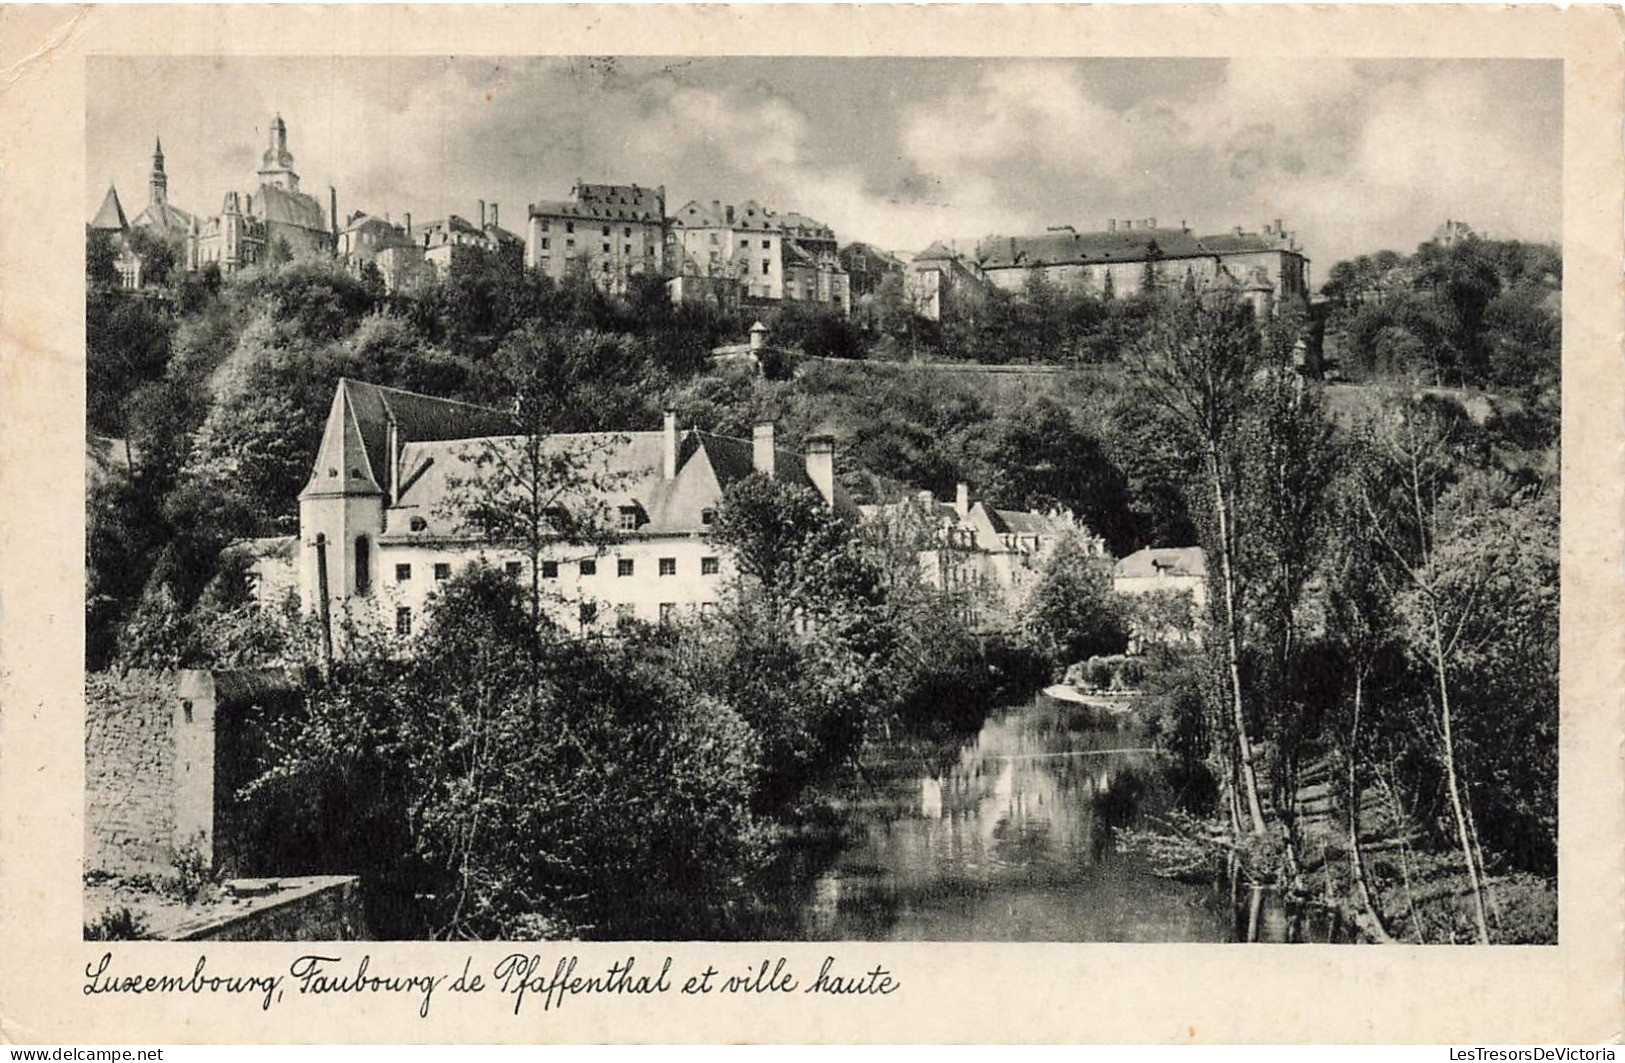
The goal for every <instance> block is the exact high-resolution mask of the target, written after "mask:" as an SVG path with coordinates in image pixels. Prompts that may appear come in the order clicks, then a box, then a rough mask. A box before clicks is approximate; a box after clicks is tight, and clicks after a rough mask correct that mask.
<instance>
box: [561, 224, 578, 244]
mask: <svg viewBox="0 0 1625 1063" xmlns="http://www.w3.org/2000/svg"><path fill="white" fill-rule="evenodd" d="M564 231H565V232H567V233H573V232H575V231H576V223H575V222H573V221H567V222H565V223H564ZM570 242H571V243H572V244H573V243H575V241H574V240H571V241H570Z"/></svg>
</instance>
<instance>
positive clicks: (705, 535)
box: [260, 380, 857, 635]
mask: <svg viewBox="0 0 1625 1063" xmlns="http://www.w3.org/2000/svg"><path fill="white" fill-rule="evenodd" d="M515 428H516V426H515V424H514V422H513V419H512V418H511V417H510V416H509V415H507V414H505V413H503V412H501V411H499V410H491V409H486V408H483V407H478V406H470V405H467V404H465V403H460V402H452V401H449V400H446V399H437V398H431V397H429V396H426V395H417V394H413V393H411V392H407V391H400V390H397V389H394V388H386V387H380V386H377V385H374V384H365V383H362V382H360V381H355V380H340V381H339V384H338V388H337V390H336V392H335V394H334V396H333V404H332V407H331V409H330V410H329V413H328V419H327V427H326V430H325V432H324V434H323V436H322V442H321V446H320V449H319V450H318V453H317V455H316V460H315V464H314V468H313V469H312V470H311V477H310V481H309V483H308V484H307V485H306V486H305V489H304V491H303V492H302V493H301V494H300V496H299V538H298V541H297V549H296V551H294V553H295V555H296V556H295V557H293V558H291V559H290V561H289V563H290V564H292V565H294V566H295V568H296V571H297V581H298V586H299V594H300V600H301V601H302V602H303V603H304V606H305V608H307V609H311V610H315V611H318V612H319V613H322V614H323V615H325V616H326V617H327V621H328V624H329V625H330V627H329V630H334V631H336V630H337V624H338V620H339V618H340V617H342V616H344V615H350V616H353V617H356V618H360V619H372V620H374V621H376V622H379V623H382V624H384V625H386V626H387V627H388V629H390V630H393V631H395V632H396V633H397V634H400V635H407V634H410V633H411V632H412V631H413V630H415V628H416V626H417V624H418V622H419V617H420V616H421V614H422V611H423V608H424V605H425V604H426V603H427V601H428V598H429V596H430V594H432V593H433V591H434V589H435V587H436V586H437V585H438V584H439V583H440V582H441V581H442V580H445V579H447V578H449V577H450V576H451V575H452V573H454V572H455V571H457V569H459V568H461V567H463V566H464V565H467V564H468V563H470V562H472V561H475V560H476V559H484V560H486V561H488V562H490V563H491V564H493V565H497V566H500V567H502V568H503V569H505V570H506V571H507V572H508V573H509V574H510V575H512V576H513V577H514V578H516V579H519V580H522V581H523V582H525V583H527V584H528V583H529V581H530V578H531V574H530V573H529V572H528V571H527V570H526V569H527V566H528V564H529V560H528V558H527V557H526V556H525V552H524V551H523V549H522V548H521V545H520V544H516V543H511V542H501V541H492V540H489V539H487V538H485V537H484V536H483V535H481V534H480V533H479V532H478V531H476V530H472V529H471V527H470V525H469V523H468V522H467V521H465V520H464V519H463V518H462V517H461V516H460V515H459V513H458V506H457V495H458V492H459V487H458V483H459V481H462V482H465V483H466V482H468V481H471V480H477V479H478V478H480V477H482V476H488V475H491V473H490V472H489V471H488V468H487V467H486V466H483V465H480V464H477V463H476V459H477V458H478V457H479V456H480V455H481V454H484V453H490V452H491V451H492V450H493V449H496V450H501V449H504V448H508V447H514V446H518V445H520V444H522V442H523V440H524V438H525V437H523V436H515V435H514V434H513V433H514V432H515ZM546 445H547V446H548V447H549V448H554V449H556V450H558V451H559V452H565V451H568V452H570V453H574V454H577V455H582V456H584V458H583V460H584V461H586V462H587V465H588V471H590V472H592V473H596V474H598V475H599V476H601V477H602V478H603V482H605V483H606V484H607V485H608V486H607V487H606V488H605V489H604V490H603V492H602V493H601V494H600V495H597V496H595V497H594V498H593V499H592V500H591V506H592V508H594V509H600V508H603V509H607V511H608V512H609V513H611V514H613V515H614V516H615V518H616V521H617V528H616V529H615V533H616V535H615V539H614V541H613V542H612V543H610V544H608V545H605V546H583V545H577V544H573V543H570V542H567V541H565V540H564V539H563V538H561V539H560V540H559V541H558V542H557V543H556V544H553V545H552V546H550V547H549V549H548V550H547V551H546V553H545V555H544V557H543V559H542V560H541V562H540V573H539V578H540V580H541V583H542V585H543V586H544V588H545V589H546V591H547V592H548V599H549V603H550V604H549V608H550V609H551V611H552V615H553V616H554V618H555V620H556V621H557V622H558V623H559V624H560V625H561V626H562V627H564V628H566V629H567V630H570V631H574V632H579V633H582V634H593V633H597V632H601V631H607V630H610V629H612V628H613V626H614V624H615V622H616V621H617V620H619V619H632V618H636V619H640V620H646V621H663V620H668V619H672V618H674V617H676V616H677V615H678V614H679V613H681V612H684V611H689V610H695V611H703V610H705V609H707V608H709V607H711V606H713V605H714V604H715V602H716V601H717V600H718V597H719V596H720V594H721V592H722V588H723V586H724V584H725V581H726V580H727V578H728V577H729V575H730V574H731V573H732V572H733V564H732V561H731V559H730V558H729V557H728V556H727V555H726V553H725V552H723V551H720V550H719V549H718V548H717V547H716V546H715V545H714V544H712V542H711V541H710V535H709V528H710V525H711V524H712V522H713V521H714V519H715V517H716V513H717V510H718V508H719V507H720V505H721V503H722V496H723V492H724V491H725V490H726V489H727V487H728V485H729V484H731V483H733V482H735V481H737V480H739V479H741V478H743V477H745V476H749V475H750V474H752V473H753V472H760V473H763V474H765V475H768V476H772V477H776V478H778V479H780V480H788V481H790V482H793V483H796V484H800V485H803V486H806V487H809V488H811V489H812V490H815V491H817V492H818V494H819V495H820V496H821V497H822V498H823V499H824V500H825V502H826V503H827V504H828V505H830V506H831V507H833V508H835V509H838V510H841V511H843V512H846V513H848V514H849V515H851V516H853V517H856V516H857V508H856V507H855V506H853V504H852V503H851V501H850V500H849V499H848V498H847V496H846V494H845V492H844V491H842V489H841V488H840V487H839V486H838V485H837V484H836V481H835V447H834V441H833V440H832V439H830V438H828V437H815V438H813V439H811V440H809V442H808V446H807V452H806V454H805V455H799V454H792V453H790V452H787V451H784V450H781V449H779V448H778V447H777V446H776V445H775V441H774V432H773V425H771V424H761V425H758V426H756V429H755V433H754V437H753V438H752V439H750V440H743V439H732V438H728V437H725V436H720V435H716V434H715V433H711V432H705V431H700V430H698V429H692V428H691V429H687V430H679V428H678V425H677V418H676V415H675V414H671V413H668V414H667V415H666V417H665V423H664V425H663V426H662V428H661V429H660V430H659V431H652V432H651V431H638V432H620V433H586V434H576V435H554V436H550V437H548V439H547V442H546ZM564 519H567V514H564V513H561V523H563V522H564ZM260 553H264V551H260ZM261 579H262V581H264V582H265V583H267V584H270V585H276V584H277V582H278V581H277V580H276V579H275V578H273V577H269V576H265V575H262V577H261Z"/></svg>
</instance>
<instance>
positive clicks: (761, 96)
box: [80, 42, 1617, 1037]
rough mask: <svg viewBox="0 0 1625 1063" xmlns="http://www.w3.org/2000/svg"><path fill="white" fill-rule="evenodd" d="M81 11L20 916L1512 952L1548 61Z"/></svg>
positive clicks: (1546, 446)
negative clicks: (74, 851) (74, 440)
mask: <svg viewBox="0 0 1625 1063" xmlns="http://www.w3.org/2000/svg"><path fill="white" fill-rule="evenodd" d="M736 43H738V42H736ZM85 64H86V66H85V79H86V81H85V86H86V88H85V114H84V129H85V136H84V156H85V166H84V173H85V175H86V183H85V186H84V188H83V190H82V195H81V197H80V199H81V201H82V213H83V217H84V221H85V224H84V270H85V272H84V278H83V290H84V321H83V334H84V354H85V362H84V389H85V390H84V394H85V407H84V427H85V439H84V444H85V480H84V483H85V495H84V516H85V557H84V581H85V582H84V603H83V604H84V671H85V677H84V697H85V710H84V711H85V718H84V719H85V724H84V742H83V748H84V758H85V759H84V796H83V807H84V830H83V835H84V837H83V846H84V849H83V887H82V888H83V928H84V938H85V939H87V940H95V941H103V940H115V939H160V940H168V941H306V940H319V941H343V940H364V941H382V942H390V941H499V940H500V941H527V942H536V941H540V942H547V941H572V942H593V941H617V942H625V941H644V942H646V941H659V942H666V941H673V942H683V941H700V942H1049V943H1097V942H1134V943H1164V944H1168V943H1229V944H1237V945H1241V944H1248V943H1266V944H1285V943H1301V944H1304V945H1313V944H1319V945H1328V944H1330V945H1339V946H1346V947H1347V948H1349V949H1352V948H1353V947H1354V946H1357V945H1359V944H1383V945H1410V946H1418V945H1430V946H1431V945H1486V944H1495V945H1529V946H1541V945H1545V946H1552V945H1557V944H1558V943H1559V932H1558V923H1559V920H1558V913H1559V891H1558V870H1559V868H1558V838H1559V831H1560V818H1561V817H1560V815H1559V802H1558V776H1559V772H1558V768H1559V682H1558V680H1559V612H1560V605H1562V604H1563V600H1562V597H1561V595H1560V587H1559V530H1560V524H1559V516H1560V514H1559V504H1558V503H1559V493H1560V485H1561V480H1560V471H1561V472H1563V473H1564V474H1567V469H1563V468H1562V467H1561V466H1560V460H1559V453H1560V452H1559V442H1560V435H1561V428H1562V423H1563V417H1562V413H1563V411H1562V404H1561V388H1560V385H1561V384H1562V378H1563V373H1562V358H1561V350H1562V345H1563V335H1562V326H1563V321H1564V318H1563V309H1564V307H1563V303H1564V281H1563V273H1564V248H1563V244H1562V234H1563V219H1564V200H1563V190H1564V172H1563V167H1564V158H1565V143H1564V105H1565V91H1564V72H1565V71H1564V61H1563V59H1561V58H1442V57H1437V56H1434V57H1426V58H1369V59H1366V58H1336V57H1327V56H1324V55H1318V54H1316V55H1308V54H1306V55H1305V56H1304V57H1301V58H1293V57H1287V58H1282V57H1265V56H1257V57H1244V56H1235V57H1230V58H1223V57H1217V58H1154V57H1146V56H1145V55H1143V54H1135V55H1124V56H1122V57H1093V58H1044V57H1012V56H1002V55H1001V56H995V55H989V56H986V57H977V56H975V55H954V56H931V57H917V58H909V57H900V56H884V55H876V56H841V55H827V56H808V55H797V56H784V55H774V56H751V55H735V56H709V57H706V56H693V55H650V54H635V55H634V54H621V55H613V54H612V55H601V56H599V55H586V54H581V55H565V56H545V57H536V56H525V55H516V56H513V57H493V56H488V55H479V56H471V55H467V54H458V55H453V54H451V51H450V50H449V49H448V51H447V53H446V54H444V55H433V54H419V55H405V54H400V55H366V56H363V55H355V56H342V55H341V56H333V55H331V54H310V55H302V56H246V55H227V54H220V55H210V54H187V55H183V56H174V55H162V54H149V55H136V54H131V55H91V56H89V57H87V58H86V60H85ZM1616 265H1617V263H1616ZM1616 567H1617V555H1616ZM1615 619H1616V620H1617V618H1615ZM1609 799H1610V800H1613V799H1617V794H1610V795H1609ZM1565 822H1566V821H1565ZM1565 896H1566V894H1565ZM1565 943H1567V942H1566V941H1565ZM1271 955H1274V954H1271ZM1339 955H1348V953H1347V952H1342V953H1339ZM1192 1036H1193V1037H1194V1036H1195V1033H1194V1031H1193V1034H1192Z"/></svg>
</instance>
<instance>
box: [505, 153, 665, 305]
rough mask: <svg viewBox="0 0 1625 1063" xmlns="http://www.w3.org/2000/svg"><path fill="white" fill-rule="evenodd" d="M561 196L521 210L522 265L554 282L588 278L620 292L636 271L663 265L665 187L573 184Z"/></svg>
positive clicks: (650, 271)
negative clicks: (567, 196)
mask: <svg viewBox="0 0 1625 1063" xmlns="http://www.w3.org/2000/svg"><path fill="white" fill-rule="evenodd" d="M570 195H571V198H570V199H567V200H549V201H544V202H541V203H532V204H530V205H529V207H528V208H527V211H526V213H527V215H528V219H527V223H526V229H525V240H524V246H525V265H526V267H527V268H530V269H534V270H536V271H538V272H540V273H542V274H545V275H546V276H549V277H551V278H553V279H554V280H555V281H559V280H563V279H564V278H565V277H569V276H578V277H584V278H591V279H592V281H593V283H594V284H596V285H598V287H600V288H601V289H603V290H604V291H606V292H609V293H611V294H614V295H621V294H625V292H626V290H627V288H628V286H629V285H630V284H631V279H632V278H633V277H635V276H639V275H645V274H647V275H653V276H662V275H663V274H664V272H665V268H666V265H665V263H666V189H665V187H664V186H661V187H657V188H645V187H643V186H642V185H636V184H631V185H601V184H584V183H582V182H580V181H577V182H576V185H575V187H574V188H572V189H571V190H570Z"/></svg>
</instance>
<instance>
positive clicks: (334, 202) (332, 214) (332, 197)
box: [327, 185, 339, 235]
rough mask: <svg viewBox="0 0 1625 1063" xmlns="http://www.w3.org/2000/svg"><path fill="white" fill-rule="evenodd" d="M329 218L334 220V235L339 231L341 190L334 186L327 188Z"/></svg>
mask: <svg viewBox="0 0 1625 1063" xmlns="http://www.w3.org/2000/svg"><path fill="white" fill-rule="evenodd" d="M327 216H328V217H329V218H331V219H332V220H333V233H334V235H337V234H338V231H339V190H338V189H336V188H334V187H333V186H332V185H328V186H327Z"/></svg>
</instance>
